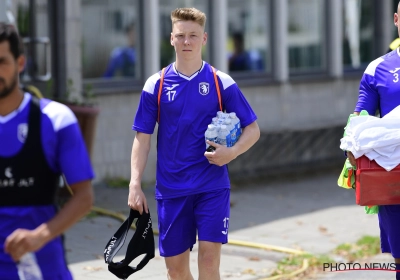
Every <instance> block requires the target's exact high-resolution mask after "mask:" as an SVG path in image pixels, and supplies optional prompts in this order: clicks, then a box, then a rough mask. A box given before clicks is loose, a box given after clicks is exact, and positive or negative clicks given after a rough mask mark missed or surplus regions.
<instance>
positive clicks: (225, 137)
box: [218, 124, 231, 147]
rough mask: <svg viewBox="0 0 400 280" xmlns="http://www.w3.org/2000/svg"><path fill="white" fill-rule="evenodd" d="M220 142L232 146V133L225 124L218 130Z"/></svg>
mask: <svg viewBox="0 0 400 280" xmlns="http://www.w3.org/2000/svg"><path fill="white" fill-rule="evenodd" d="M218 144H220V145H223V146H226V147H231V133H230V132H229V130H228V129H227V127H226V125H224V124H223V125H221V129H220V130H219V132H218Z"/></svg>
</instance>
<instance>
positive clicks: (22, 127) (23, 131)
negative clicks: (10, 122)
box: [17, 123, 28, 143]
mask: <svg viewBox="0 0 400 280" xmlns="http://www.w3.org/2000/svg"><path fill="white" fill-rule="evenodd" d="M17 136H18V140H19V141H20V142H21V143H25V140H26V137H27V136H28V124H27V123H21V124H19V125H18V130H17Z"/></svg>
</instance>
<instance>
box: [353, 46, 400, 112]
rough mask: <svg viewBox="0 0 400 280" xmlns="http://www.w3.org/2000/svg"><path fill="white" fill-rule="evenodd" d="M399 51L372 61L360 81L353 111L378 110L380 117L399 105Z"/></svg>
mask: <svg viewBox="0 0 400 280" xmlns="http://www.w3.org/2000/svg"><path fill="white" fill-rule="evenodd" d="M399 92H400V52H399V49H396V50H394V51H392V52H390V53H388V54H386V55H384V56H382V57H379V58H377V59H375V60H374V61H372V62H371V63H370V64H369V65H368V67H367V69H366V70H365V72H364V75H363V77H362V79H361V82H360V89H359V96H358V101H357V104H356V107H355V109H354V111H355V112H360V111H361V110H367V111H368V113H369V114H370V115H375V113H376V111H377V110H379V111H380V115H381V117H383V116H385V115H386V114H387V113H389V112H390V111H392V110H393V109H394V108H396V107H397V106H398V105H400V94H399Z"/></svg>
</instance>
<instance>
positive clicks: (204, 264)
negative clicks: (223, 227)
mask: <svg viewBox="0 0 400 280" xmlns="http://www.w3.org/2000/svg"><path fill="white" fill-rule="evenodd" d="M221 246H222V244H221V243H214V242H208V241H199V260H198V262H199V264H198V265H199V280H220V279H221V278H220V275H219V264H220V260H221Z"/></svg>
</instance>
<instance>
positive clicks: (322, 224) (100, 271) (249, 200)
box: [66, 168, 395, 280]
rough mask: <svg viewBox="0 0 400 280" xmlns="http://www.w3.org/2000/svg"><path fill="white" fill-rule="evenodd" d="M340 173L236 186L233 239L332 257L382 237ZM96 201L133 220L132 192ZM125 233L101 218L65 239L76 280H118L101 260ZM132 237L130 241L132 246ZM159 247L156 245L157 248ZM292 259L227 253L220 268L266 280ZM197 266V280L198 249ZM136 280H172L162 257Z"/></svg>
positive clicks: (235, 250) (246, 251)
mask: <svg viewBox="0 0 400 280" xmlns="http://www.w3.org/2000/svg"><path fill="white" fill-rule="evenodd" d="M339 172H340V170H339V168H338V169H337V170H328V171H324V172H321V173H318V174H308V175H302V176H285V178H283V179H282V178H281V179H274V180H270V181H259V182H257V181H254V182H247V183H246V185H240V186H236V185H233V187H232V192H231V203H232V207H231V217H230V228H229V231H230V233H229V239H230V240H232V239H235V240H242V241H251V242H258V243H263V244H270V245H275V246H283V247H288V248H294V249H302V250H305V251H308V252H310V253H313V254H326V253H329V252H331V251H332V250H333V249H334V248H336V247H337V246H338V245H339V244H342V243H345V242H355V241H357V240H358V239H359V238H360V237H362V236H364V235H372V236H379V229H378V221H377V216H376V215H367V214H365V213H364V210H363V207H360V206H357V205H355V199H354V192H353V191H352V190H345V189H342V188H339V187H337V185H336V181H337V177H338V175H339ZM152 192H153V190H152V189H151V188H146V189H145V193H146V196H147V200H148V203H149V207H150V212H151V214H152V218H153V221H154V223H153V227H154V228H157V215H156V208H155V201H154V199H153V194H152ZM95 193H96V202H95V205H96V206H99V207H103V208H107V209H110V210H113V211H117V212H122V213H125V214H127V213H128V211H129V209H128V208H127V206H126V201H127V195H128V190H127V189H118V188H109V187H106V186H104V185H99V186H96V188H95ZM120 225H121V222H120V221H117V220H115V219H112V218H109V217H101V216H98V217H93V218H85V219H83V220H82V221H81V222H79V223H78V224H76V225H75V226H74V227H73V228H71V229H70V230H69V231H68V232H67V233H66V248H67V257H68V262H69V267H70V269H71V271H72V273H73V275H74V277H75V279H76V280H86V279H117V278H116V277H115V276H114V275H113V274H111V273H110V272H108V270H107V266H106V264H105V263H104V261H103V255H102V254H103V250H104V247H105V245H106V243H107V241H108V240H109V239H110V238H111V236H112V234H113V233H114V232H115V231H116V230H117V228H118V227H119V226H120ZM131 234H133V233H131ZM130 237H131V235H130V236H128V238H127V242H126V243H128V241H129V240H130ZM157 245H158V240H157V238H156V247H158V246H157ZM124 253H125V248H122V249H121V250H120V252H119V255H117V256H116V257H115V258H114V261H118V260H122V259H123V255H124ZM285 256H286V254H284V253H279V252H273V251H266V250H259V249H252V248H245V247H237V246H233V245H224V246H223V249H222V260H221V276H222V279H232V280H253V279H254V280H256V279H260V278H265V277H267V276H269V275H270V273H271V272H272V271H273V270H274V269H275V268H276V265H277V262H278V261H279V260H281V259H282V258H283V257H285ZM367 261H369V260H367ZM372 261H376V262H392V259H391V258H390V257H389V256H385V255H379V256H377V257H375V258H374V259H373V260H372ZM136 263H137V262H136ZM136 263H133V264H132V265H135V264H136ZM190 265H191V270H192V272H193V275H194V277H195V279H196V277H197V275H198V271H197V246H195V247H194V250H193V252H192V253H191V259H190ZM338 277H339V278H338ZM346 277H347V278H346ZM131 278H132V279H151V280H158V279H166V269H165V266H164V260H163V259H162V258H161V257H159V252H158V250H157V252H156V257H155V258H154V259H152V260H151V261H150V262H149V264H148V265H147V266H146V267H145V268H144V269H143V270H141V271H139V272H137V273H135V274H133V275H132V276H131V277H130V279H131ZM314 279H335V280H337V279H385V280H386V279H395V276H394V274H393V273H392V272H382V271H381V272H377V271H362V272H360V271H357V272H354V271H352V272H344V273H342V272H341V273H338V272H336V273H334V272H322V273H320V274H318V275H316V276H315V278H314Z"/></svg>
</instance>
